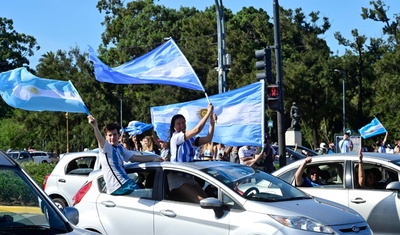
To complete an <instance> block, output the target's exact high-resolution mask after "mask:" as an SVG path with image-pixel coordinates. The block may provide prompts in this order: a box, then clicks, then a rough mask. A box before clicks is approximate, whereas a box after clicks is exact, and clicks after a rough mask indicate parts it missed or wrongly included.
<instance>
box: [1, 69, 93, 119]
mask: <svg viewBox="0 0 400 235" xmlns="http://www.w3.org/2000/svg"><path fill="white" fill-rule="evenodd" d="M0 94H1V97H2V98H3V100H4V101H5V102H6V103H7V104H8V105H10V106H12V107H14V108H19V109H24V110H29V111H60V112H71V113H86V114H88V115H89V111H88V109H87V107H86V105H85V104H84V103H83V101H82V98H81V96H80V95H79V93H78V91H77V90H76V89H75V87H74V85H72V83H71V81H59V80H52V79H44V78H39V77H36V76H35V75H33V74H31V73H30V72H28V71H27V70H26V68H17V69H13V70H10V71H7V72H3V73H0Z"/></svg>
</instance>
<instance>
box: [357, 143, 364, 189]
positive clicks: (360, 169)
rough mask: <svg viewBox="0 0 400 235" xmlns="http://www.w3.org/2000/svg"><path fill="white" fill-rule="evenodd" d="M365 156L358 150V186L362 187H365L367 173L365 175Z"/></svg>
mask: <svg viewBox="0 0 400 235" xmlns="http://www.w3.org/2000/svg"><path fill="white" fill-rule="evenodd" d="M362 159H363V154H362V150H361V149H360V150H358V185H359V186H360V187H364V185H365V180H364V178H365V173H364V166H363V160H362Z"/></svg>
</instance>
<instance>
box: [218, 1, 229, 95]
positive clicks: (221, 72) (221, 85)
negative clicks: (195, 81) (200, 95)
mask: <svg viewBox="0 0 400 235" xmlns="http://www.w3.org/2000/svg"><path fill="white" fill-rule="evenodd" d="M215 8H216V13H217V32H218V69H217V72H218V93H223V92H226V91H227V83H226V74H227V71H228V68H227V55H226V41H225V16H224V6H223V5H222V0H219V2H218V0H215Z"/></svg>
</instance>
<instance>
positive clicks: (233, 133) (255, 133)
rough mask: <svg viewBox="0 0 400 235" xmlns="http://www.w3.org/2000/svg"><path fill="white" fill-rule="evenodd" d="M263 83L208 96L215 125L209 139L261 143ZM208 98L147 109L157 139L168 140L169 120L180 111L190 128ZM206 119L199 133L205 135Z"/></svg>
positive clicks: (237, 144)
mask: <svg viewBox="0 0 400 235" xmlns="http://www.w3.org/2000/svg"><path fill="white" fill-rule="evenodd" d="M261 91H262V84H261V83H260V82H256V83H253V84H250V85H247V86H244V87H241V88H238V89H235V90H231V91H228V92H224V93H220V94H217V95H213V96H210V97H209V99H210V101H211V103H212V104H213V106H214V113H216V114H217V116H218V120H217V123H216V124H215V129H214V136H213V139H212V141H213V142H217V143H222V144H225V145H229V146H243V145H250V146H260V145H261V143H262V141H261V140H262V136H261V134H262V128H261V122H262V102H261V99H262V93H261ZM207 106H208V101H207V99H206V98H202V99H199V100H195V101H189V102H184V103H178V104H171V105H165V106H156V107H151V108H150V113H151V122H152V124H153V125H154V130H155V131H156V132H157V135H158V136H159V137H160V139H162V140H164V141H169V128H170V124H171V119H172V117H173V116H174V115H175V114H182V115H183V116H184V117H185V119H186V130H191V129H193V128H194V127H195V126H196V125H197V124H198V123H199V121H200V119H201V118H202V117H203V116H204V115H205V114H206V113H207ZM208 128H209V122H207V124H206V126H205V127H204V128H203V130H202V131H201V132H200V134H199V136H201V137H202V136H206V135H207V133H208Z"/></svg>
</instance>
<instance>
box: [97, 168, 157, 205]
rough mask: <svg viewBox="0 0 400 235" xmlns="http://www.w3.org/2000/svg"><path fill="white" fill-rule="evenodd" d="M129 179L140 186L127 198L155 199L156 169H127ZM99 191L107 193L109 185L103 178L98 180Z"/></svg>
mask: <svg viewBox="0 0 400 235" xmlns="http://www.w3.org/2000/svg"><path fill="white" fill-rule="evenodd" d="M127 173H128V176H129V178H131V179H132V180H133V181H134V182H135V183H136V184H137V186H138V188H137V189H135V190H134V191H133V192H132V193H131V194H129V195H125V196H131V197H140V198H149V199H151V198H153V197H154V196H153V194H154V180H155V176H156V171H155V169H127ZM97 181H98V185H99V191H100V192H101V193H107V185H106V183H105V181H104V178H103V176H101V177H99V178H98V179H97Z"/></svg>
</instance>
